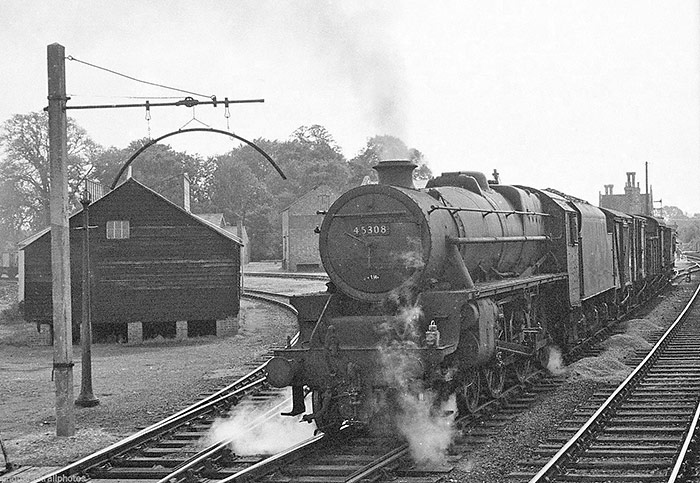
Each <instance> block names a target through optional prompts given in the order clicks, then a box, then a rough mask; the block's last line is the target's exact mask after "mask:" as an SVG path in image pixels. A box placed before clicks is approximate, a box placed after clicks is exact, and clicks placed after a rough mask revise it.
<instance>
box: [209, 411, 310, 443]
mask: <svg viewBox="0 0 700 483" xmlns="http://www.w3.org/2000/svg"><path fill="white" fill-rule="evenodd" d="M289 404H291V403H290V401H289V398H280V399H278V400H275V401H272V402H271V403H270V404H269V405H268V406H267V407H265V408H263V409H261V408H259V407H256V408H250V409H248V408H245V409H243V408H236V407H234V408H233V409H232V411H231V413H230V414H229V416H228V417H227V418H222V419H218V420H216V421H214V424H213V425H212V427H211V429H210V430H209V435H208V437H207V438H206V440H205V441H206V443H205V444H206V445H211V444H214V443H216V442H219V441H224V440H229V439H230V440H231V443H230V445H229V447H230V448H231V450H232V451H233V452H234V453H235V454H237V455H241V456H246V455H260V454H273V453H277V452H280V451H282V450H285V449H287V448H289V447H291V446H293V445H295V444H297V443H300V442H301V441H304V440H306V439H309V438H311V437H312V436H313V435H314V430H315V429H316V425H315V424H307V423H299V419H298V418H292V417H284V416H280V414H279V413H280V412H281V411H283V410H285V409H287V408H288V406H289ZM307 404H309V402H308V401H307Z"/></svg>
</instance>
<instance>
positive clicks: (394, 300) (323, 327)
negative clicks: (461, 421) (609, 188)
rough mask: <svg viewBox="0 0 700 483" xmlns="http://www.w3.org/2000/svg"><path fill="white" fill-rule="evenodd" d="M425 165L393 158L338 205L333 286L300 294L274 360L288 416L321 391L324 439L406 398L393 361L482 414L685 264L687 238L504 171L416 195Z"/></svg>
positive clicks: (334, 209) (331, 242) (329, 219)
mask: <svg viewBox="0 0 700 483" xmlns="http://www.w3.org/2000/svg"><path fill="white" fill-rule="evenodd" d="M415 167H416V166H415V165H414V164H412V163H410V162H409V161H405V160H390V161H383V162H380V163H379V164H378V165H377V166H375V169H376V170H377V172H378V175H379V183H378V184H375V185H364V186H359V187H356V188H353V189H351V190H349V191H347V192H346V193H345V194H343V195H342V196H340V198H338V200H336V201H335V203H333V205H332V206H331V207H330V208H329V210H328V212H327V213H326V214H325V217H324V220H323V223H322V225H321V227H320V232H319V236H320V239H319V248H320V254H321V260H322V262H323V266H324V268H325V269H326V271H327V273H328V275H329V278H330V282H329V284H328V290H327V291H326V292H323V293H314V294H308V295H303V296H297V297H294V298H293V299H292V304H293V305H294V306H295V307H296V308H297V310H298V312H299V316H298V324H299V337H298V339H296V340H294V341H293V342H289V343H288V344H287V347H285V348H284V349H280V350H277V351H276V352H275V357H274V358H273V359H272V360H271V361H270V362H269V363H268V366H267V371H268V381H269V382H270V383H271V384H272V385H274V386H277V387H285V386H291V387H292V393H293V407H292V410H291V411H290V412H289V413H287V414H290V415H297V414H302V413H304V412H305V411H306V407H305V404H304V394H305V392H306V391H307V390H310V391H311V392H312V397H311V399H312V405H313V408H312V412H311V413H310V414H306V415H305V416H304V418H306V419H307V420H311V419H313V420H315V421H316V423H317V425H318V427H319V428H320V429H321V430H324V431H334V430H337V429H338V428H339V427H340V426H341V424H343V423H365V424H366V423H369V422H371V421H372V418H373V417H374V416H375V415H376V414H377V412H378V408H380V407H382V406H383V405H384V406H386V405H387V404H391V401H390V399H387V398H388V397H389V396H388V395H389V394H391V392H392V390H393V389H392V386H393V385H395V383H396V380H395V379H392V378H390V377H387V371H386V370H385V369H386V368H387V365H389V366H396V365H400V366H401V368H400V370H401V372H402V374H403V377H404V378H405V379H408V380H412V381H419V382H420V384H422V385H423V386H424V387H425V388H427V389H430V390H431V391H434V392H435V393H437V394H442V395H449V394H456V396H457V403H458V408H459V411H460V412H470V411H474V410H475V409H476V408H477V407H478V405H479V404H480V402H481V401H482V400H483V399H484V398H493V397H498V396H499V395H500V394H501V393H502V392H503V390H504V387H505V382H506V379H507V378H508V377H514V378H517V379H518V380H521V381H522V380H524V379H525V378H527V377H528V375H529V374H530V373H531V371H532V369H533V365H534V364H537V363H540V364H545V365H546V361H547V359H548V357H549V350H550V348H551V347H554V346H558V347H560V348H562V349H564V348H566V347H568V346H570V345H572V344H576V343H578V342H579V341H581V340H583V339H585V338H587V337H589V336H590V335H592V334H593V333H594V332H596V331H597V330H599V329H601V328H603V327H604V326H605V325H606V324H608V323H609V322H610V321H611V320H613V319H615V318H616V317H618V316H620V315H622V314H624V313H626V312H628V311H629V310H631V308H632V307H634V306H636V305H637V304H639V303H641V302H642V301H644V300H646V299H647V298H648V297H649V296H650V295H651V294H652V293H654V292H655V291H656V290H658V289H659V288H661V287H662V286H663V285H664V284H665V283H666V282H667V281H668V278H669V276H670V275H671V272H672V270H673V260H674V248H675V234H674V232H673V231H672V230H671V229H670V228H668V227H666V226H665V225H664V224H663V223H662V222H661V221H659V220H657V219H655V218H653V217H649V216H639V215H629V214H625V213H621V212H617V211H613V210H609V209H603V208H597V207H595V206H592V205H590V204H588V203H587V202H585V201H583V200H579V199H576V198H573V197H569V196H566V195H564V194H563V193H559V192H557V191H555V190H538V189H534V188H530V187H525V186H517V185H515V186H508V185H503V184H500V183H499V182H498V179H497V173H495V172H494V175H495V177H496V179H494V180H487V179H486V176H485V175H484V174H482V173H479V172H469V171H468V172H451V173H443V174H442V175H440V176H438V177H437V178H434V179H431V180H430V181H429V182H428V184H427V185H426V187H425V188H424V189H416V188H415V187H414V185H413V177H412V172H413V170H414V168H415ZM397 348H400V352H401V357H400V358H398V359H397V358H393V359H392V357H391V354H392V353H393V352H392V351H394V352H395V351H396V349H397ZM387 354H389V356H387ZM391 369H397V368H396V367H392V368H391ZM394 389H395V388H394Z"/></svg>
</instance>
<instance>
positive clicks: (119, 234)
mask: <svg viewBox="0 0 700 483" xmlns="http://www.w3.org/2000/svg"><path fill="white" fill-rule="evenodd" d="M125 238H129V220H116V221H108V222H107V239H108V240H123V239H125Z"/></svg>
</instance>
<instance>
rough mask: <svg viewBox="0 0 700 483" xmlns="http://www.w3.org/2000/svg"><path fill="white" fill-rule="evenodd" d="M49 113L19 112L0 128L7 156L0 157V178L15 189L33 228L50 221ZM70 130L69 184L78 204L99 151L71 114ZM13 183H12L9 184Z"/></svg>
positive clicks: (0, 138)
mask: <svg viewBox="0 0 700 483" xmlns="http://www.w3.org/2000/svg"><path fill="white" fill-rule="evenodd" d="M48 125H49V116H48V114H47V113H45V112H31V113H29V114H15V115H14V116H12V117H11V118H10V119H8V120H7V121H5V122H4V123H3V125H2V129H1V130H0V145H2V147H3V148H4V151H5V157H4V159H2V160H0V180H2V182H3V183H4V186H3V188H4V189H11V191H12V196H13V197H14V202H15V203H19V205H18V206H21V207H22V209H23V210H24V211H25V213H24V215H22V218H23V219H24V221H23V223H24V224H27V225H28V226H29V227H30V228H31V229H37V228H40V227H41V226H43V225H45V224H46V225H48V224H49V223H50V209H49V208H50V207H49V205H50V193H51V186H50V165H49V132H48ZM67 132H68V153H67V154H68V159H67V164H68V166H67V170H68V187H69V193H70V195H71V201H72V202H73V204H74V205H75V204H76V202H75V200H76V199H77V193H78V192H79V190H80V188H79V186H78V185H79V184H80V181H81V179H82V178H83V177H84V176H85V174H86V173H87V172H88V170H89V169H90V161H91V159H92V158H93V157H94V155H95V153H96V152H97V151H98V149H99V148H98V146H97V144H95V143H94V142H93V141H92V140H91V139H90V137H89V136H88V135H87V132H86V131H85V130H84V129H83V128H81V127H80V126H78V124H77V123H76V122H75V121H74V120H73V119H71V118H68V122H67ZM8 183H9V184H8Z"/></svg>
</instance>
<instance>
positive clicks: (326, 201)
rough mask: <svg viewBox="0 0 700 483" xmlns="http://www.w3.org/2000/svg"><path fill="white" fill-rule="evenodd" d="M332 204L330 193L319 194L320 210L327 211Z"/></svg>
mask: <svg viewBox="0 0 700 483" xmlns="http://www.w3.org/2000/svg"><path fill="white" fill-rule="evenodd" d="M330 204H331V196H330V195H318V209H319V211H326V210H328V207H329V206H330Z"/></svg>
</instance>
